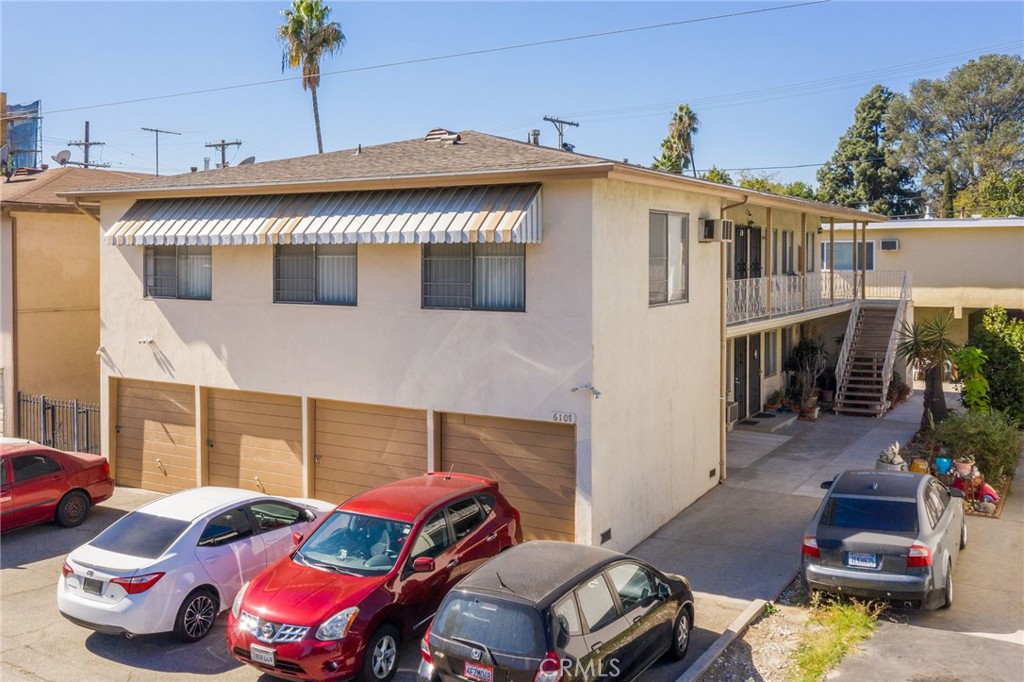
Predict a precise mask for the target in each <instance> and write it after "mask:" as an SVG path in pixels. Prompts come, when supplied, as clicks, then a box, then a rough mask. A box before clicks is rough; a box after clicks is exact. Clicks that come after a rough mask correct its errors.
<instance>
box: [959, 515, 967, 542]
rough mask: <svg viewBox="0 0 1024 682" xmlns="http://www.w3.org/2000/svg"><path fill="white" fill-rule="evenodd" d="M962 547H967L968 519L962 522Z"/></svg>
mask: <svg viewBox="0 0 1024 682" xmlns="http://www.w3.org/2000/svg"><path fill="white" fill-rule="evenodd" d="M960 549H967V519H966V518H964V521H963V523H961V524H960Z"/></svg>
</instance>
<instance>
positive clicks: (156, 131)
mask: <svg viewBox="0 0 1024 682" xmlns="http://www.w3.org/2000/svg"><path fill="white" fill-rule="evenodd" d="M143 130H145V131H147V132H150V133H153V134H154V137H156V174H157V175H160V133H163V134H164V135H181V133H176V132H174V131H173V130H160V129H159V128H143Z"/></svg>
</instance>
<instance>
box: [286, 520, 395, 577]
mask: <svg viewBox="0 0 1024 682" xmlns="http://www.w3.org/2000/svg"><path fill="white" fill-rule="evenodd" d="M411 530H412V524H411V523H401V522H399V521H392V520H391V519H383V518H380V517H378V516H367V515H364V514H352V513H350V512H345V511H336V512H334V513H333V514H331V515H330V516H329V517H328V518H327V520H326V521H324V522H323V523H322V524H320V526H319V527H318V528H317V529H316V530H315V531H313V534H312V535H310V536H309V539H308V540H306V542H305V543H303V544H302V547H300V548H299V549H298V550H296V552H295V554H294V555H293V558H294V559H295V561H297V562H299V563H304V564H306V565H308V566H314V567H317V568H324V569H327V570H330V571H337V572H341V573H355V574H356V575H381V574H384V573H387V572H388V571H390V570H391V569H392V568H394V566H395V561H396V560H397V559H398V555H399V553H400V552H401V551H402V547H404V546H405V541H406V538H408V537H409V532H410V531H411Z"/></svg>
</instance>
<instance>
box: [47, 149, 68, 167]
mask: <svg viewBox="0 0 1024 682" xmlns="http://www.w3.org/2000/svg"><path fill="white" fill-rule="evenodd" d="M50 158H52V159H53V160H54V161H56V162H57V163H59V164H60V165H62V166H66V165H68V161H70V160H71V152H70V151H69V150H67V149H64V150H62V151H59V152H57V153H56V154H54V155H53V156H51V157H50Z"/></svg>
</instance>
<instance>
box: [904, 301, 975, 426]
mask: <svg viewBox="0 0 1024 682" xmlns="http://www.w3.org/2000/svg"><path fill="white" fill-rule="evenodd" d="M900 325H901V328H900V331H899V341H898V342H897V345H896V353H897V354H898V355H899V356H900V357H901V358H903V359H904V360H906V361H907V362H912V363H914V364H916V365H917V367H918V368H919V369H920V370H921V371H922V372H924V412H923V413H922V414H921V429H922V430H929V429H931V428H933V426H932V424H938V423H940V422H941V421H942V420H943V419H945V418H946V416H947V415H948V414H949V408H947V407H946V396H945V394H944V393H943V392H942V370H943V369H944V368H945V365H946V363H947V362H951V361H952V358H953V355H954V354H955V353H956V352H957V351H958V350H960V345H959V344H958V343H956V342H955V341H953V340H952V339H951V338H950V330H951V329H952V326H953V316H952V315H946V316H945V317H933V318H932V319H930V320H924V321H922V322H915V323H914V324H913V325H909V324H907V323H906V321H901V322H900Z"/></svg>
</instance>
